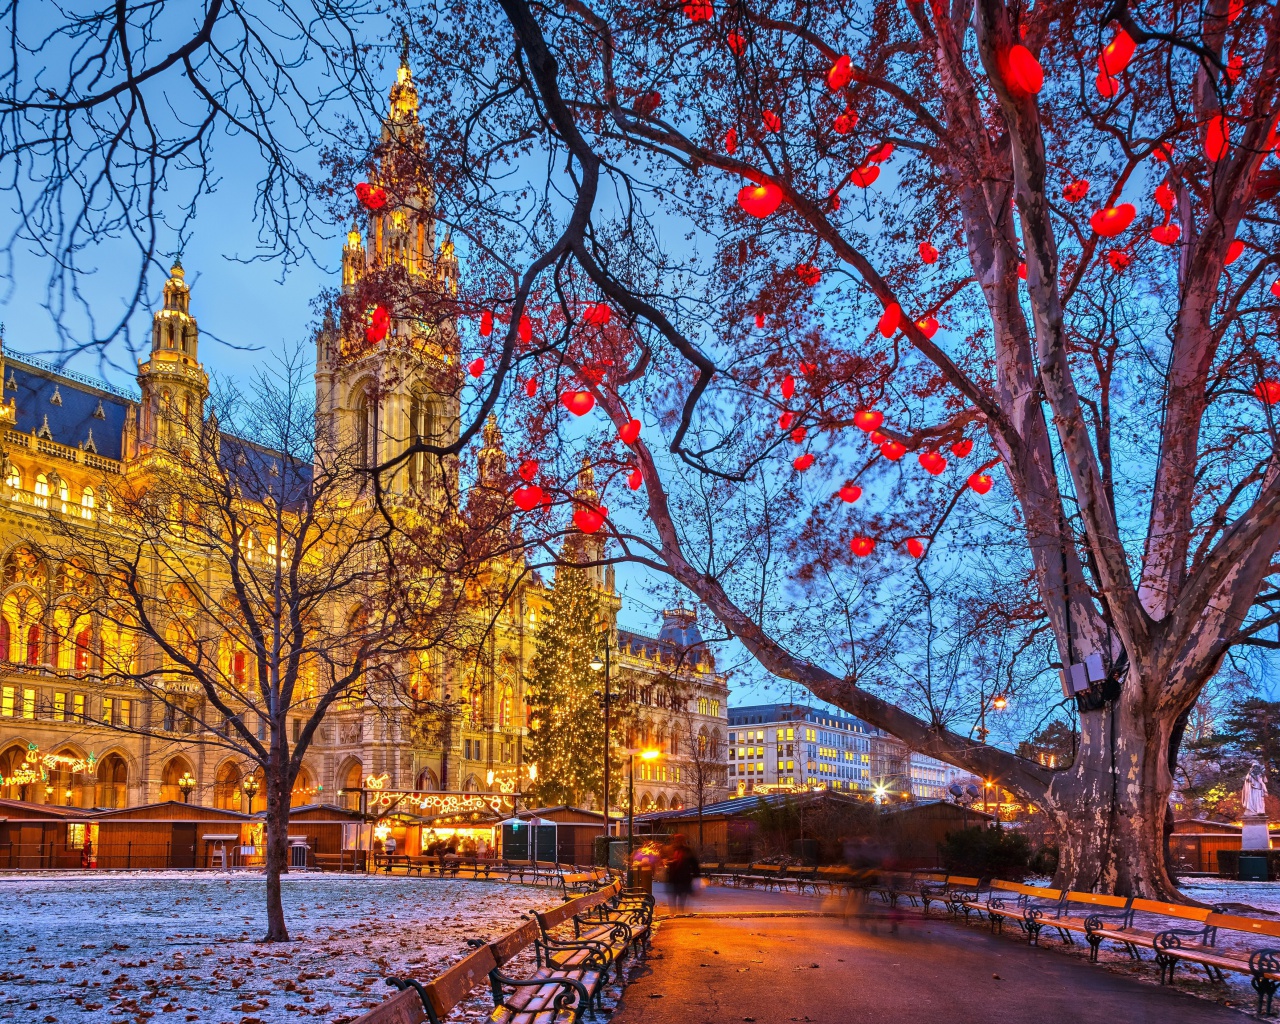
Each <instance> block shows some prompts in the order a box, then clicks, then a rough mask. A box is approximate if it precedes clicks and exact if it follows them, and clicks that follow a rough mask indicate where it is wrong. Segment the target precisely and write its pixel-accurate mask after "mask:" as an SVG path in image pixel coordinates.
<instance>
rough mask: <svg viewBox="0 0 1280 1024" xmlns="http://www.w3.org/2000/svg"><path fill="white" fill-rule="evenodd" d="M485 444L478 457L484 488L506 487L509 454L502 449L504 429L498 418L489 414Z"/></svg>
mask: <svg viewBox="0 0 1280 1024" xmlns="http://www.w3.org/2000/svg"><path fill="white" fill-rule="evenodd" d="M483 438H484V444H483V446H482V447H481V449H480V453H479V455H477V457H476V470H477V474H478V476H479V480H480V484H481V486H483V487H492V488H495V489H501V488H504V487H505V486H506V479H507V453H506V450H505V449H504V448H503V447H502V429H501V428H500V427H499V426H498V417H497V416H495V415H493V413H490V414H489V418H488V419H487V420H485V421H484V431H483Z"/></svg>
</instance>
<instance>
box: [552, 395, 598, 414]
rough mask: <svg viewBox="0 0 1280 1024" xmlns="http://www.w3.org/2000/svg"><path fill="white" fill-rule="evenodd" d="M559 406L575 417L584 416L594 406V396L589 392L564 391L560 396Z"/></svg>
mask: <svg viewBox="0 0 1280 1024" xmlns="http://www.w3.org/2000/svg"><path fill="white" fill-rule="evenodd" d="M560 402H561V404H562V405H563V406H564V407H565V408H566V409H568V410H569V411H570V412H571V413H573V414H574V415H575V416H585V415H586V414H587V413H589V412H590V411H591V410H592V409H593V408H595V404H596V396H595V395H593V394H592V393H591V392H590V391H566V392H565V393H564V394H562V395H561V396H560Z"/></svg>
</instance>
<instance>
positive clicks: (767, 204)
mask: <svg viewBox="0 0 1280 1024" xmlns="http://www.w3.org/2000/svg"><path fill="white" fill-rule="evenodd" d="M738 205H739V206H741V207H742V208H743V209H744V210H745V211H746V212H747V213H749V214H751V216H753V217H767V216H769V214H771V213H773V211H774V210H776V209H777V208H778V207H779V206H781V205H782V189H780V188H778V186H777V185H775V184H774V183H773V182H771V181H766V182H765V183H764V184H763V185H747V186H746V187H745V188H741V189H739V190H738Z"/></svg>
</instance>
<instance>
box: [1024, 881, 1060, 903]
mask: <svg viewBox="0 0 1280 1024" xmlns="http://www.w3.org/2000/svg"><path fill="white" fill-rule="evenodd" d="M1019 888H1020V891H1021V892H1022V895H1023V896H1029V897H1030V898H1031V899H1035V900H1053V901H1054V902H1057V901H1058V900H1060V899H1062V890H1061V889H1045V888H1043V887H1042V886H1038V885H1024V886H1020V887H1019Z"/></svg>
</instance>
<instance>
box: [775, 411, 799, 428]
mask: <svg viewBox="0 0 1280 1024" xmlns="http://www.w3.org/2000/svg"><path fill="white" fill-rule="evenodd" d="M795 421H796V414H795V413H793V412H792V411H791V410H790V409H788V410H787V411H786V412H784V413H783V414H782V415H781V416H779V417H778V428H779V429H780V430H790V429H791V424H793V423H794V422H795Z"/></svg>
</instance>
